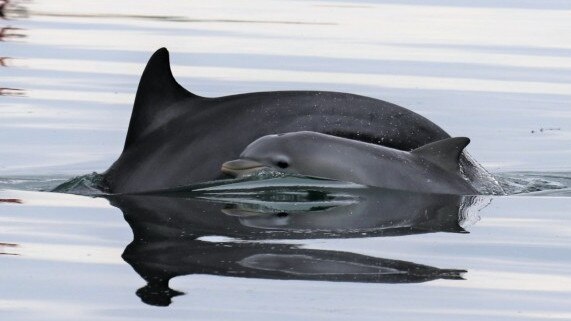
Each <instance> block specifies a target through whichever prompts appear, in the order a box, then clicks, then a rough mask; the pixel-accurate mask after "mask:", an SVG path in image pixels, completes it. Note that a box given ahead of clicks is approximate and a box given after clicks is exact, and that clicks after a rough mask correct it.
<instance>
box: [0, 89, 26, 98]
mask: <svg viewBox="0 0 571 321" xmlns="http://www.w3.org/2000/svg"><path fill="white" fill-rule="evenodd" d="M25 95H26V92H25V91H24V90H23V89H17V88H2V87H0V96H25Z"/></svg>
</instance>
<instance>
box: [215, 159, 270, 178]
mask: <svg viewBox="0 0 571 321" xmlns="http://www.w3.org/2000/svg"><path fill="white" fill-rule="evenodd" d="M262 167H266V165H264V164H262V163H260V162H258V161H255V160H251V159H244V158H240V159H235V160H232V161H229V162H226V163H224V164H222V172H223V173H226V174H230V175H234V176H241V175H244V174H247V173H251V172H254V171H257V170H259V169H261V168H262Z"/></svg>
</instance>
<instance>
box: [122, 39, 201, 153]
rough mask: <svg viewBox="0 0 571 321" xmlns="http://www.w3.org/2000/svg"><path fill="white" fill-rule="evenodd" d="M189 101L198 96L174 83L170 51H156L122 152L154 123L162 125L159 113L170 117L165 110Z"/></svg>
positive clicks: (141, 89) (169, 112) (170, 112)
mask: <svg viewBox="0 0 571 321" xmlns="http://www.w3.org/2000/svg"><path fill="white" fill-rule="evenodd" d="M192 97H198V96H196V95H194V94H193V93H191V92H189V91H188V90H186V89H184V88H183V87H182V86H181V85H179V83H178V82H177V81H176V80H175V79H174V76H173V74H172V71H171V67H170V59H169V51H168V50H167V49H166V48H160V49H159V50H157V51H155V53H154V54H153V55H152V56H151V58H150V59H149V62H148V63H147V66H146V67H145V70H144V71H143V75H142V76H141V80H140V81H139V87H138V88H137V95H136V96H135V104H134V105H133V112H132V113H131V121H130V122H129V130H128V131H127V138H126V139H125V147H124V149H127V148H128V147H129V146H130V145H131V144H132V143H133V142H135V141H136V140H137V139H138V138H139V137H141V136H143V135H144V134H145V133H147V132H149V131H150V130H151V129H152V128H153V127H154V126H153V125H154V124H155V123H156V122H161V113H162V114H164V115H168V114H172V111H166V110H165V109H166V108H169V107H172V105H173V104H174V103H175V102H177V101H180V100H182V99H186V98H192Z"/></svg>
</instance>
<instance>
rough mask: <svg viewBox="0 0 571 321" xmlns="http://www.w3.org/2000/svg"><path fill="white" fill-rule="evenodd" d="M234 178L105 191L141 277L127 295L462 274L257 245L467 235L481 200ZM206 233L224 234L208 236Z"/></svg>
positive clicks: (163, 298)
mask: <svg viewBox="0 0 571 321" xmlns="http://www.w3.org/2000/svg"><path fill="white" fill-rule="evenodd" d="M234 181H235V180H232V181H230V183H228V181H226V182H222V183H215V184H211V185H208V186H198V187H196V186H194V187H192V188H178V189H171V190H165V191H158V192H151V193H145V195H111V196H107V198H108V199H109V200H110V202H111V204H112V205H114V206H116V207H118V208H120V209H121V210H122V211H123V213H124V217H125V220H126V221H127V222H128V223H129V225H130V226H131V228H132V230H133V234H134V239H133V241H132V242H131V243H130V244H129V245H128V246H127V248H126V249H125V251H124V253H123V258H124V260H125V261H126V262H127V263H129V264H130V265H131V266H132V267H133V269H135V271H136V272H137V273H138V274H139V275H141V277H142V278H143V279H145V281H146V282H147V285H146V286H144V287H143V288H141V289H139V290H138V291H137V295H138V296H139V297H141V299H142V300H143V301H144V302H145V303H148V304H152V305H159V306H166V305H169V304H170V303H171V298H172V297H174V296H176V295H180V294H182V293H181V292H178V291H175V290H172V289H170V288H169V286H168V283H169V280H170V279H171V278H173V277H176V276H181V275H190V274H211V275H222V276H234V277H247V278H264V279H293V280H319V281H338V282H370V283H412V282H426V281H430V280H436V279H454V280H458V279H462V277H461V274H462V273H463V272H465V271H464V270H455V269H439V268H436V267H430V266H426V265H422V264H417V263H413V262H405V261H399V260H392V259H388V258H377V257H371V256H366V255H361V254H356V253H350V252H341V251H330V250H315V249H304V248H300V247H298V245H291V244H276V243H275V242H272V243H271V244H269V243H264V242H260V241H263V240H280V239H282V240H285V239H296V240H303V239H317V238H320V239H324V238H357V237H372V236H400V235H409V234H418V233H431V232H453V233H467V232H466V231H465V229H464V228H463V227H462V225H463V224H464V222H468V221H473V220H474V219H473V216H474V213H477V211H478V210H479V207H480V206H481V204H482V202H481V197H473V196H471V197H465V196H458V195H443V194H421V193H410V192H405V191H396V190H386V189H379V188H369V187H364V186H361V185H356V184H347V183H341V182H334V181H323V180H314V179H302V178H297V177H284V178H277V179H270V180H264V181H263V184H259V183H256V182H251V181H245V182H238V183H232V182H234ZM212 236H222V237H226V238H231V239H230V240H229V241H216V240H214V241H208V240H209V239H212V238H211V237H212ZM209 237H210V238H209ZM300 243H302V241H300Z"/></svg>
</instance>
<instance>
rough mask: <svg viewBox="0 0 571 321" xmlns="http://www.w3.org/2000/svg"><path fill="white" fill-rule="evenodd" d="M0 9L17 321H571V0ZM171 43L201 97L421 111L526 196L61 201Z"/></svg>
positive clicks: (213, 192)
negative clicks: (58, 189)
mask: <svg viewBox="0 0 571 321" xmlns="http://www.w3.org/2000/svg"><path fill="white" fill-rule="evenodd" d="M2 8H3V9H2V10H3V11H2V17H3V19H2V20H0V28H2V29H1V32H0V40H1V41H0V96H1V97H0V221H1V224H0V253H2V254H3V255H0V262H1V264H2V267H3V274H2V276H1V277H0V283H1V284H2V285H1V286H0V316H1V318H2V319H3V320H4V319H6V320H37V319H42V320H67V319H69V320H128V319H133V320H135V319H137V320H140V319H157V318H170V319H180V320H189V319H197V320H204V319H208V320H228V319H238V320H258V319H260V320H265V319H275V320H292V319H294V320H308V319H312V320H315V319H320V320H333V319H334V320H347V319H351V320H369V319H370V320H379V319H387V320H419V319H422V320H483V319H485V320H538V319H557V320H568V319H569V320H571V308H570V306H571V305H570V304H569V302H571V272H570V271H569V266H570V263H571V198H570V197H569V196H571V190H570V188H569V186H571V183H570V182H571V165H570V163H569V160H570V159H571V41H570V39H571V19H569V16H570V14H571V4H570V3H569V2H568V1H563V0H561V1H557V0H551V1H549V0H548V1H540V2H539V1H511V0H504V1H486V0H482V1H448V0H430V1H420V0H405V1H393V0H381V1H367V0H363V1H349V0H348V1H248V2H233V1H232V2H231V1H216V0H214V1H169V2H168V5H167V4H166V3H161V4H159V3H158V2H151V1H147V2H142V1H121V2H116V1H96V2H93V1H89V2H85V3H84V2H82V3H81V4H79V3H78V2H74V1H59V0H55V1H18V2H17V1H11V2H10V3H9V4H8V5H7V6H5V7H2ZM4 18H5V19H4ZM163 46H165V47H167V48H169V50H170V51H171V60H172V63H173V71H174V74H175V76H176V77H177V79H178V80H179V81H180V82H181V84H183V85H184V86H185V87H186V88H188V89H190V90H191V91H193V92H196V93H197V94H200V95H203V96H219V95H228V94H235V93H241V92H248V91H264V90H287V89H315V90H336V91H345V92H353V93H358V94H363V95H367V96H372V97H376V98H380V99H383V100H388V101H391V102H394V103H397V104H399V105H402V106H406V107H408V108H410V109H412V110H414V111H416V112H418V113H420V114H422V115H424V116H426V117H428V118H429V119H431V120H433V121H434V122H436V123H437V124H439V125H441V126H442V127H443V128H445V129H446V130H447V131H448V132H449V133H450V134H452V135H459V136H460V135H461V136H468V137H470V138H471V139H472V143H471V144H470V146H469V148H468V149H469V151H470V153H471V154H472V155H473V156H474V158H476V159H477V160H479V161H480V162H481V163H482V164H483V165H484V166H485V167H487V168H489V169H490V170H491V171H492V172H494V173H496V174H498V175H499V176H500V179H501V181H502V182H503V184H504V186H505V187H506V188H507V189H508V191H510V192H511V193H518V194H515V195H511V196H505V197H476V198H475V197H451V196H444V195H422V194H408V193H401V192H395V191H386V190H371V189H367V188H362V187H358V186H353V185H346V184H341V183H331V182H319V183H316V182H313V181H309V182H306V181H302V182H303V184H302V183H300V181H299V180H295V181H294V182H293V183H292V182H291V181H288V179H287V178H285V179H277V180H271V181H267V182H266V183H271V184H273V185H271V184H270V185H271V186H270V187H269V188H267V189H263V190H260V189H257V188H256V186H255V184H254V185H252V183H251V182H249V183H248V182H246V183H244V184H242V185H240V184H238V185H232V186H227V185H220V186H218V185H213V186H210V185H209V186H207V187H204V186H203V189H202V190H200V191H198V192H197V191H194V192H192V193H189V192H188V191H182V192H177V193H171V194H170V195H151V196H149V195H147V196H132V197H123V198H120V197H119V198H113V197H111V198H109V199H105V198H90V197H83V196H74V195H66V194H57V193H47V192H45V191H47V190H50V189H51V188H53V187H55V186H57V185H58V184H60V183H62V182H64V181H65V180H67V179H69V178H70V177H73V176H76V175H83V174H86V173H91V172H93V171H99V172H101V171H103V170H105V169H106V168H107V167H108V166H109V165H110V164H111V163H112V162H113V161H114V160H115V159H116V158H117V157H118V155H119V154H120V152H121V149H122V145H123V142H124V138H125V134H126V130H127V126H128V121H129V116H130V113H131V106H132V101H133V98H134V92H135V89H136V87H137V83H138V79H139V76H140V74H141V72H142V70H143V68H144V65H145V63H146V61H147V59H148V58H149V56H150V54H151V53H152V52H153V51H154V50H156V49H157V48H159V47H163ZM221 130H224V129H223V128H221ZM292 184H293V185H295V186H297V187H296V188H292V187H291V185H292ZM304 184H305V185H304ZM204 188H206V189H204ZM43 191H44V192H43ZM402 204H406V205H405V206H403V205H402ZM347 213H350V215H353V216H352V217H349V218H348V216H347ZM377 213H380V214H378V215H375V214H377ZM355 217H356V218H357V219H355ZM466 232H469V233H466ZM169 280H170V281H169ZM183 293H184V294H183ZM167 306H168V307H167Z"/></svg>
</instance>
